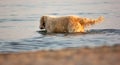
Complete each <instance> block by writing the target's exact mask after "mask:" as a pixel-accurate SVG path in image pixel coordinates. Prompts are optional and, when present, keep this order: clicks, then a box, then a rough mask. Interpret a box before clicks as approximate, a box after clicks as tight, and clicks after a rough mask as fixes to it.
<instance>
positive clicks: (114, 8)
mask: <svg viewBox="0 0 120 65" xmlns="http://www.w3.org/2000/svg"><path fill="white" fill-rule="evenodd" d="M42 15H56V16H58V15H59V16H64V15H78V16H80V17H88V18H93V19H94V18H98V17H99V16H104V18H105V20H104V22H102V23H99V24H96V25H93V26H91V27H89V28H87V29H86V30H87V32H86V33H84V34H81V33H74V34H67V33H53V34H47V33H45V32H40V29H39V24H40V23H39V21H40V17H41V16H42ZM114 44H120V0H0V52H22V51H33V50H35V51H36V50H49V49H53V50H56V49H63V48H68V47H85V46H88V47H96V46H103V45H114Z"/></svg>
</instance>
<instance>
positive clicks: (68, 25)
mask: <svg viewBox="0 0 120 65" xmlns="http://www.w3.org/2000/svg"><path fill="white" fill-rule="evenodd" d="M103 20H104V17H103V16H100V17H99V18H97V19H90V18H85V17H79V16H75V15H69V16H51V15H45V16H42V17H41V19H40V26H39V27H40V29H45V30H46V31H47V33H65V32H67V33H75V32H85V28H86V27H88V26H90V25H93V24H96V23H99V22H102V21H103Z"/></svg>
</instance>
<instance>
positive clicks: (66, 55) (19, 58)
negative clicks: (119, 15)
mask: <svg viewBox="0 0 120 65" xmlns="http://www.w3.org/2000/svg"><path fill="white" fill-rule="evenodd" d="M0 65H120V45H114V46H102V47H96V48H67V49H62V50H56V51H53V50H49V51H36V52H24V53H9V54H0Z"/></svg>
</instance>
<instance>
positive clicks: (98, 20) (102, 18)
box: [96, 16, 104, 22]
mask: <svg viewBox="0 0 120 65" xmlns="http://www.w3.org/2000/svg"><path fill="white" fill-rule="evenodd" d="M103 20H104V17H103V16H100V17H99V18H98V19H97V20H96V22H102V21H103Z"/></svg>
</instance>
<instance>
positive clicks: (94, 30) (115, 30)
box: [87, 29, 120, 34]
mask: <svg viewBox="0 0 120 65" xmlns="http://www.w3.org/2000/svg"><path fill="white" fill-rule="evenodd" d="M87 33H88V34H92V33H93V34H95V33H96V34H99V33H115V34H120V29H92V30H89V31H87Z"/></svg>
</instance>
